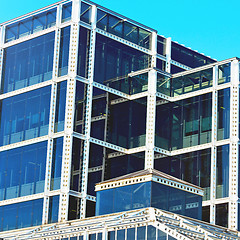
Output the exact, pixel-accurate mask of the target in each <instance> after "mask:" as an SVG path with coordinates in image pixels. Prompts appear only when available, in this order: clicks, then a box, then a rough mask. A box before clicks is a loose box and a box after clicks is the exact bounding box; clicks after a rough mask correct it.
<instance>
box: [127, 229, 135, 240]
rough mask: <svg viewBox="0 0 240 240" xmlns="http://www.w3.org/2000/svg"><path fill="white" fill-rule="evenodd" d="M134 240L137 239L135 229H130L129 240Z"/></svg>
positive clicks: (128, 230)
mask: <svg viewBox="0 0 240 240" xmlns="http://www.w3.org/2000/svg"><path fill="white" fill-rule="evenodd" d="M130 239H131V240H134V239H135V228H128V229H127V240H130Z"/></svg>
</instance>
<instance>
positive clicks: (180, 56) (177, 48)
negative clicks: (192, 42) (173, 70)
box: [171, 42, 216, 68]
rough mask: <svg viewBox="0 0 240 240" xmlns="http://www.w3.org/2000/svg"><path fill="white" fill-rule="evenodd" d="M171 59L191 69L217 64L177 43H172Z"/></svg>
mask: <svg viewBox="0 0 240 240" xmlns="http://www.w3.org/2000/svg"><path fill="white" fill-rule="evenodd" d="M171 58H172V59H173V60H175V61H177V62H179V63H182V64H184V65H186V66H188V67H191V68H195V67H200V66H203V65H206V64H210V63H213V62H216V61H215V60H213V59H211V58H209V57H206V56H204V55H202V54H200V53H197V52H195V51H193V50H191V49H189V48H186V47H184V46H181V45H180V44H178V43H175V42H172V46H171Z"/></svg>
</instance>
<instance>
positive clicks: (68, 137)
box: [58, 0, 80, 221]
mask: <svg viewBox="0 0 240 240" xmlns="http://www.w3.org/2000/svg"><path fill="white" fill-rule="evenodd" d="M79 20H80V0H73V1H72V23H71V33H70V46H69V61H68V76H69V79H68V82H67V94H66V109H65V125H64V126H65V127H64V132H65V133H64V141H63V158H62V172H61V195H60V203H59V215H58V220H59V221H65V220H67V218H68V201H69V190H70V178H71V154H72V132H73V124H74V107H75V105H74V102H75V89H76V87H75V86H76V80H75V79H76V73H77V56H78V41H79Z"/></svg>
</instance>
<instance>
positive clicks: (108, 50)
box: [94, 34, 150, 94]
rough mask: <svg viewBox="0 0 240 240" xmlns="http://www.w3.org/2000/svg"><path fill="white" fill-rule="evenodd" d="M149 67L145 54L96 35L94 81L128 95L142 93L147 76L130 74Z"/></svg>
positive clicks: (145, 87) (144, 89)
mask: <svg viewBox="0 0 240 240" xmlns="http://www.w3.org/2000/svg"><path fill="white" fill-rule="evenodd" d="M149 65H150V57H149V56H148V55H147V54H145V53H143V52H140V51H138V50H135V49H133V48H130V47H128V46H126V45H124V44H121V43H119V42H116V41H114V40H111V39H109V38H106V37H104V36H101V35H100V34H97V39H96V56H95V69H94V81H96V82H99V83H101V84H104V85H107V86H110V87H112V88H115V89H117V90H120V91H122V92H125V93H128V94H134V93H139V92H143V91H146V90H147V75H145V74H142V75H137V76H134V75H132V74H131V73H132V72H134V71H138V70H142V69H145V68H148V67H149Z"/></svg>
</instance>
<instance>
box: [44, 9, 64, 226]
mask: <svg viewBox="0 0 240 240" xmlns="http://www.w3.org/2000/svg"><path fill="white" fill-rule="evenodd" d="M60 23H61V6H60V5H58V7H57V18H56V26H57V29H56V31H55V42H54V56H53V74H52V88H51V102H50V114H49V128H48V150H47V159H46V171H45V185H44V201H43V215H42V223H43V224H46V223H47V222H48V209H49V191H50V190H51V189H50V186H51V169H52V154H53V152H52V150H53V134H54V123H55V112H56V99H57V83H56V79H57V77H58V61H59V48H60V36H61V33H60Z"/></svg>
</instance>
